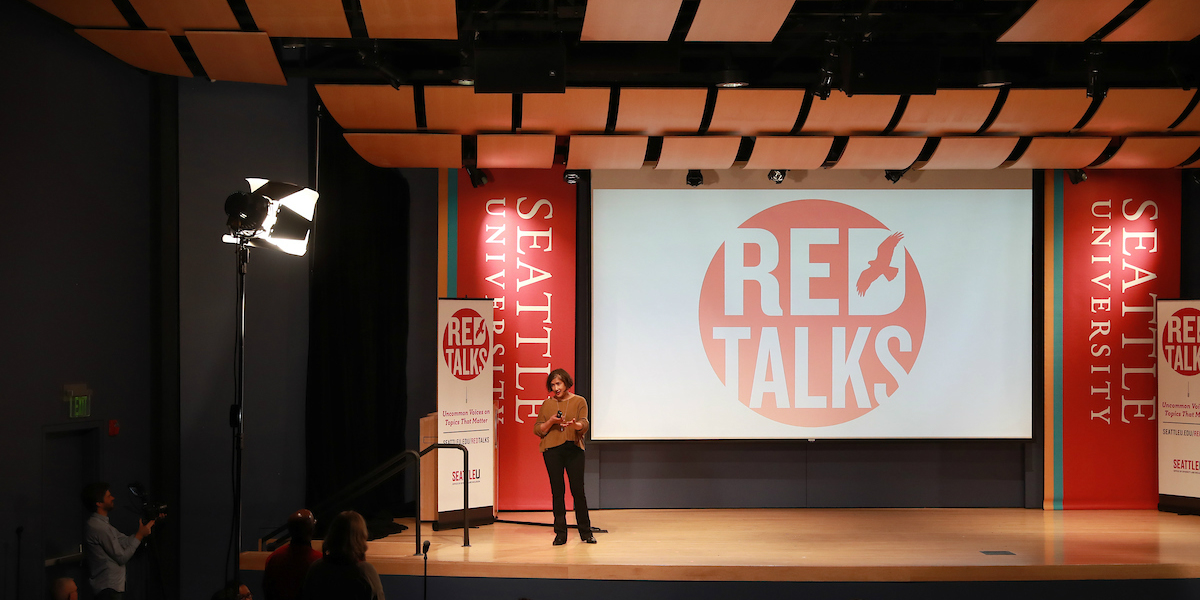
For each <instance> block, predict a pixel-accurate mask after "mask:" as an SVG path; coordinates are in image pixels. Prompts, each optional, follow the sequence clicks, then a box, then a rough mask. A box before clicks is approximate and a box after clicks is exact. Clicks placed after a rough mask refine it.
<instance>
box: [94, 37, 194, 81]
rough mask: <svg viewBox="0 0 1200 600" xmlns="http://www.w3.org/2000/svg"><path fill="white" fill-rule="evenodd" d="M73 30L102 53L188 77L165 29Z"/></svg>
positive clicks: (167, 73) (140, 65) (165, 73)
mask: <svg viewBox="0 0 1200 600" xmlns="http://www.w3.org/2000/svg"><path fill="white" fill-rule="evenodd" d="M75 33H78V34H79V35H81V36H83V38H84V39H86V40H87V41H89V42H91V43H93V44H95V45H97V46H99V47H100V48H101V49H103V50H104V51H105V52H108V53H109V54H111V55H113V56H115V57H117V58H119V59H121V60H123V61H125V62H127V63H129V64H131V65H133V66H135V67H137V68H139V69H144V70H146V71H150V72H152V73H162V74H164V75H175V76H178V77H191V76H192V70H191V69H189V68H188V66H187V63H185V62H184V61H183V57H182V56H180V55H179V50H178V49H176V48H175V42H173V41H171V36H170V34H168V33H167V32H165V31H161V30H154V29H76V30H75Z"/></svg>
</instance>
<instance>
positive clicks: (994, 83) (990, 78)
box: [978, 69, 1012, 88]
mask: <svg viewBox="0 0 1200 600" xmlns="http://www.w3.org/2000/svg"><path fill="white" fill-rule="evenodd" d="M978 84H979V87H981V88H1000V87H1004V86H1006V85H1012V81H1011V80H1009V78H1008V73H1005V71H1004V69H984V70H983V71H980V72H979V80H978Z"/></svg>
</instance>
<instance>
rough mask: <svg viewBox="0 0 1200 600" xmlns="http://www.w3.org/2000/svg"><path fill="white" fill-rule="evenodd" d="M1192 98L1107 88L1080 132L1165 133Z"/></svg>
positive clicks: (1175, 93)
mask: <svg viewBox="0 0 1200 600" xmlns="http://www.w3.org/2000/svg"><path fill="white" fill-rule="evenodd" d="M1198 8H1200V7H1198ZM1195 95H1196V92H1195V90H1170V89H1168V90H1162V89H1158V90H1156V89H1132V90H1131V89H1111V88H1110V89H1109V90H1108V95H1107V96H1105V98H1104V101H1103V102H1101V103H1100V108H1098V109H1096V114H1095V115H1093V116H1092V118H1091V119H1089V120H1088V122H1087V124H1086V125H1084V126H1083V128H1082V129H1080V131H1083V132H1085V133H1107V134H1112V135H1124V134H1128V133H1134V132H1142V133H1147V132H1162V131H1166V130H1167V127H1168V126H1170V125H1171V123H1174V122H1175V119H1178V118H1179V115H1181V114H1183V109H1185V108H1187V105H1188V102H1191V100H1192V97H1193V96H1195Z"/></svg>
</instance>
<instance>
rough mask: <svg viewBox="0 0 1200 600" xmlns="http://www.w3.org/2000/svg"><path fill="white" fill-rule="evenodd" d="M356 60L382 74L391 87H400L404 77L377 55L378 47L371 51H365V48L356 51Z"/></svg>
mask: <svg viewBox="0 0 1200 600" xmlns="http://www.w3.org/2000/svg"><path fill="white" fill-rule="evenodd" d="M358 61H359V62H361V63H362V64H364V65H366V66H368V67H371V68H372V69H375V70H376V71H378V72H379V74H380V75H383V76H384V78H386V79H387V80H388V84H389V85H391V86H392V88H393V89H397V90H398V89H400V86H402V85H404V77H402V76H401V75H400V73H399V72H398V71H396V69H395V68H394V67H392V65H390V64H388V63H387V62H386V61H384V60H383V58H381V57H380V56H379V49H378V48H376V49H375V50H374V51H373V52H371V53H367V51H366V50H359V51H358Z"/></svg>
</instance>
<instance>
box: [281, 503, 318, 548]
mask: <svg viewBox="0 0 1200 600" xmlns="http://www.w3.org/2000/svg"><path fill="white" fill-rule="evenodd" d="M316 526H317V520H316V519H315V518H314V517H313V514H312V511H310V510H308V509H307V508H302V509H300V510H298V511H296V512H294V513H292V514H291V516H289V517H288V521H287V527H288V533H290V534H291V535H292V543H293V544H311V543H312V538H313V530H314V529H316Z"/></svg>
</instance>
